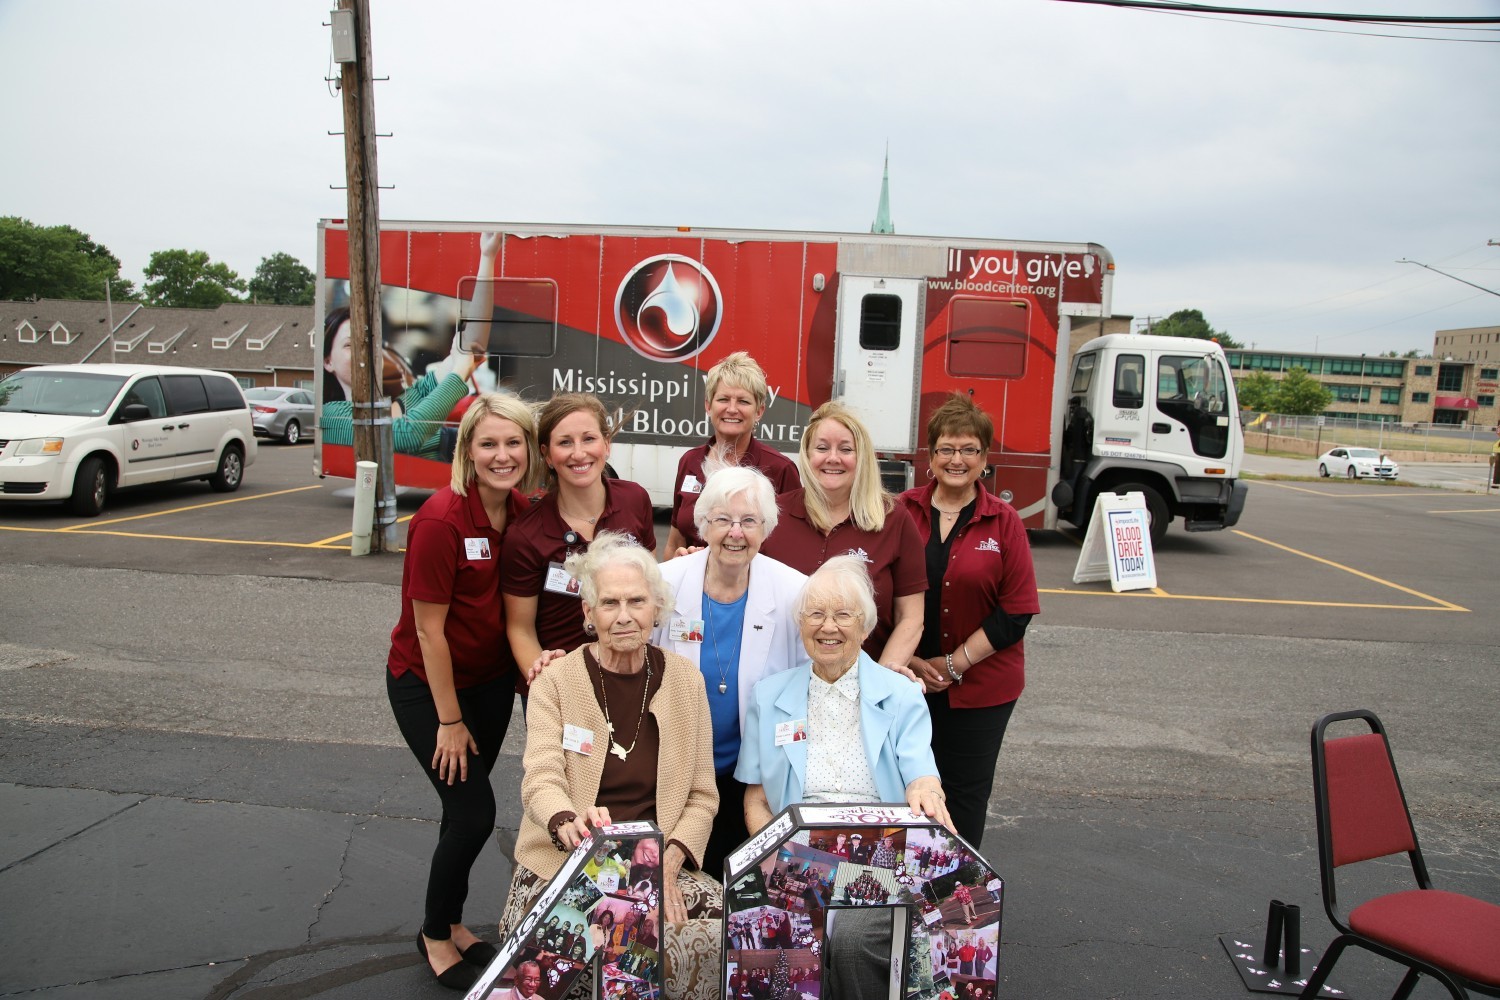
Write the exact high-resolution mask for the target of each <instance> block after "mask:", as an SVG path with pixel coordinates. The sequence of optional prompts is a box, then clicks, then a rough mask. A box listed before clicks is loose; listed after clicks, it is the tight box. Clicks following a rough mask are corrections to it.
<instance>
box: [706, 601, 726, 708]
mask: <svg viewBox="0 0 1500 1000" xmlns="http://www.w3.org/2000/svg"><path fill="white" fill-rule="evenodd" d="M703 596H704V597H706V598H707V599H708V600H710V601H713V602H714V603H715V604H719V603H720V602H719V601H714V599H713V598H712V597H708V595H707V594H705V595H703ZM705 625H706V623H705ZM705 631H706V629H705ZM714 669H715V670H717V671H718V672H719V693H720V694H728V693H729V674H728V673H727V672H726V671H725V670H724V664H722V663H720V662H719V640H718V637H717V636H715V638H714Z"/></svg>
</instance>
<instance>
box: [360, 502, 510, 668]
mask: <svg viewBox="0 0 1500 1000" xmlns="http://www.w3.org/2000/svg"><path fill="white" fill-rule="evenodd" d="M527 506H528V504H527V503H526V498H525V497H524V496H522V495H521V493H520V492H519V491H517V490H512V491H511V495H510V501H509V504H508V508H509V509H508V511H507V515H506V519H505V523H506V527H507V528H510V527H511V526H513V525H514V524H515V523H516V522H517V521H518V520H519V519H520V517H521V515H522V513H523V512H524V511H525V510H526V508H527ZM502 537H503V536H502V535H501V533H500V532H498V531H496V530H495V529H494V528H493V527H491V526H490V519H489V517H487V516H486V515H485V512H484V503H483V502H482V501H481V500H480V498H479V489H478V487H476V486H472V485H471V486H470V487H469V495H468V496H466V497H465V496H459V495H458V494H457V493H454V492H453V490H452V488H451V487H448V486H444V487H443V488H442V489H440V490H438V491H437V492H436V493H434V494H433V495H432V496H430V497H428V498H427V502H426V503H424V504H422V507H421V509H420V510H418V511H417V512H416V514H414V515H413V516H412V519H411V523H410V524H408V525H407V528H406V561H405V562H404V563H403V564H402V566H401V618H400V620H398V621H397V622H396V627H395V628H394V629H392V630H391V652H390V655H389V656H388V657H387V658H386V666H387V667H388V669H389V670H390V672H391V676H392V677H400V676H401V675H402V674H404V673H406V672H407V671H408V670H409V671H411V672H412V673H414V674H416V675H417V676H418V677H420V678H421V679H422V681H423V682H424V683H425V682H426V681H427V669H426V667H425V666H424V665H423V662H422V647H421V645H420V644H419V643H418V642H417V622H416V617H415V615H414V614H413V613H412V607H411V602H412V601H426V602H427V603H429V604H446V605H448V617H447V618H446V619H445V620H444V621H443V637H444V638H445V639H447V640H448V652H449V654H450V656H451V657H452V660H453V685H454V687H458V688H465V687H472V686H473V685H475V684H480V683H483V682H485V681H491V680H496V679H498V678H500V677H503V676H504V675H505V674H507V673H509V672H510V671H511V670H513V669H514V668H515V660H514V659H513V658H512V657H511V655H510V643H509V642H507V641H506V638H505V610H504V608H503V606H502V605H501V603H500V587H499V583H500V542H501V539H502Z"/></svg>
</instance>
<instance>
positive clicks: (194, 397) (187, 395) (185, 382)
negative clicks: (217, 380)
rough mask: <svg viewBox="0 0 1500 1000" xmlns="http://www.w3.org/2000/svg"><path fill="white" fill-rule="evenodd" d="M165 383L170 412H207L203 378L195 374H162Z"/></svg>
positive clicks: (175, 413)
mask: <svg viewBox="0 0 1500 1000" xmlns="http://www.w3.org/2000/svg"><path fill="white" fill-rule="evenodd" d="M162 381H164V382H165V383H166V384H167V402H168V404H169V405H170V406H171V407H172V414H173V415H174V416H175V415H177V414H183V413H206V412H208V393H207V392H206V391H205V390H204V388H203V380H202V379H201V378H199V377H198V376H196V375H163V376H162Z"/></svg>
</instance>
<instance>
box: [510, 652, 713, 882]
mask: <svg viewBox="0 0 1500 1000" xmlns="http://www.w3.org/2000/svg"><path fill="white" fill-rule="evenodd" d="M663 655H664V656H665V658H666V669H665V670H664V671H663V673H662V680H661V687H660V688H659V689H658V690H657V692H656V696H655V697H653V698H652V699H651V705H650V707H649V709H648V711H650V713H651V714H652V715H653V716H654V717H655V718H656V726H657V729H658V730H659V731H660V733H661V752H660V753H659V754H658V757H657V764H656V825H657V826H659V827H661V830H662V833H663V835H664V836H665V838H666V840H668V841H670V840H679V841H681V842H682V844H683V845H684V846H685V847H687V848H688V849H689V850H691V851H692V852H693V861H691V862H690V864H694V865H696V864H697V862H698V859H701V858H702V857H703V849H704V847H705V846H707V844H708V833H709V830H710V829H711V828H712V827H713V822H714V815H715V813H717V812H718V809H719V791H718V786H717V784H716V783H715V781H714V733H713V723H712V722H711V721H710V720H709V715H708V697H707V696H706V695H705V694H704V690H703V675H702V674H700V673H699V672H698V669H697V668H696V667H694V666H693V665H692V663H690V662H689V661H688V660H686V659H684V658H683V657H681V656H678V655H677V654H676V653H671V652H667V651H665V650H663ZM564 725H574V726H578V727H580V728H582V729H587V730H590V731H591V732H592V733H593V734H594V747H593V750H594V752H593V753H592V754H590V755H589V756H584V755H583V754H581V753H575V752H573V751H572V750H564V749H563V745H562V741H563V726H564ZM608 752H609V740H608V738H607V737H606V730H605V722H604V712H603V711H602V710H601V709H600V708H599V702H598V700H597V699H596V698H595V696H594V685H593V682H592V681H590V680H589V676H588V667H587V666H586V665H585V664H584V661H583V649H582V648H579V649H575V650H573V652H571V653H569V654H568V655H567V656H565V657H563V658H562V659H560V660H557V661H555V662H553V663H551V664H548V666H547V667H546V668H545V669H543V670H542V673H541V676H539V677H538V678H537V679H536V680H535V681H533V682H532V684H531V697H530V699H529V700H528V702H527V706H526V755H525V757H524V758H523V762H524V764H525V768H526V773H525V776H524V777H523V778H522V779H521V806H522V810H523V811H522V815H521V830H520V833H519V834H518V835H517V837H516V861H517V862H519V863H520V864H522V865H525V866H526V867H527V868H529V869H530V870H531V871H533V872H535V873H536V874H538V875H540V876H542V877H543V878H551V877H552V876H553V875H556V874H557V870H558V869H559V868H561V867H562V863H563V860H564V859H565V858H566V857H567V855H566V854H564V853H563V852H562V851H560V850H558V849H557V848H556V847H554V846H553V845H552V836H551V834H549V833H548V832H547V821H548V820H550V819H551V818H552V817H553V816H556V815H557V814H558V813H560V812H565V811H571V812H574V813H577V814H578V815H580V816H582V815H583V814H584V811H585V810H586V809H587V808H588V807H589V806H591V805H593V804H594V802H595V801H596V800H597V799H598V797H599V778H600V776H601V775H602V774H603V773H604V755H605V754H606V753H608Z"/></svg>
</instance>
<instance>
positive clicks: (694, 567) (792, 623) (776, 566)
mask: <svg viewBox="0 0 1500 1000" xmlns="http://www.w3.org/2000/svg"><path fill="white" fill-rule="evenodd" d="M707 571H708V550H707V549H703V550H701V551H698V552H694V553H693V554H692V555H690V556H678V557H677V558H676V559H669V560H667V561H666V562H664V563H662V564H661V575H662V577H663V578H664V579H666V581H667V586H669V587H671V588H672V591H673V592H674V593H675V594H676V595H677V601H676V605H675V606H674V607H673V609H672V611H671V613H670V615H669V616H668V619H667V620H666V621H663V622H662V623H661V625H660V626H659V627H658V628H657V629H656V632H655V633H654V634H653V635H652V637H651V641H652V643H653V644H655V645H657V646H660V647H661V648H662V649H669V650H671V651H672V652H674V653H679V654H681V655H682V656H685V657H687V658H688V659H689V660H691V661H692V662H693V664H694V665H695V666H697V667H698V669H699V670H700V671H701V670H702V669H703V667H702V665H701V664H700V663H699V662H698V654H699V653H700V652H701V651H702V649H703V644H702V643H701V642H686V641H682V640H674V639H672V638H671V626H672V622H671V619H673V618H684V619H687V620H688V621H695V620H700V619H702V618H703V575H704V574H705V573H706V572H707ZM806 582H807V577H806V576H805V575H804V574H802V573H799V572H797V571H796V570H794V569H792V568H791V567H790V566H788V565H786V564H785V563H780V562H777V561H776V560H775V559H772V558H771V557H770V556H762V555H757V556H756V557H755V558H754V559H752V560H750V589H749V592H748V593H747V594H746V597H745V628H744V631H743V632H741V633H740V669H739V677H740V683H739V693H740V733H741V735H743V734H744V732H745V711H746V709H748V708H749V706H750V691H751V689H752V688H754V687H755V684H756V682H757V681H759V680H760V679H761V678H763V677H769V676H770V675H771V674H775V673H780V672H781V671H783V670H790V669H792V668H793V667H796V666H800V665H801V664H803V663H811V662H812V658H811V657H810V656H808V654H807V649H806V648H805V647H804V646H803V645H802V633H801V631H800V630H799V629H798V628H797V617H796V616H795V615H793V614H792V602H793V601H795V600H796V599H797V594H798V593H800V592H801V590H802V585H803V584H804V583H806ZM710 669H712V668H710ZM704 678H705V680H704V683H705V685H706V687H707V690H708V696H709V697H710V698H712V697H714V696H715V695H716V694H717V693H718V688H719V684H718V679H717V678H711V677H708V676H707V674H705V675H704Z"/></svg>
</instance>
